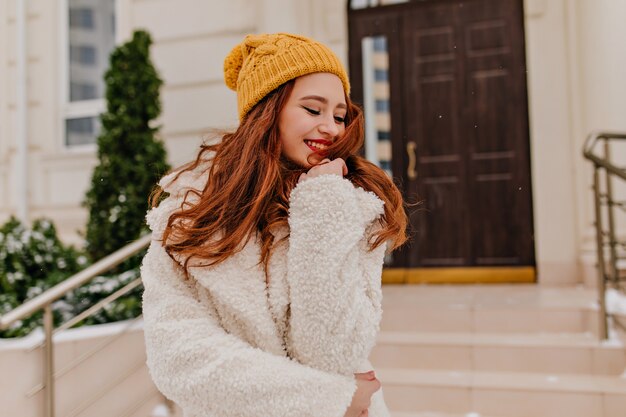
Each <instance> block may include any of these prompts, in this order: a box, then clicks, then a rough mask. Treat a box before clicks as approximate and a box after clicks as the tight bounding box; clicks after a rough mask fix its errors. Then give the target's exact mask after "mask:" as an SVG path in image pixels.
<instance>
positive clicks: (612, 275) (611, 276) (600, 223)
mask: <svg viewBox="0 0 626 417" xmlns="http://www.w3.org/2000/svg"><path fill="white" fill-rule="evenodd" d="M611 140H626V133H618V132H599V131H598V132H592V133H591V134H589V136H588V137H587V139H586V141H585V144H584V147H583V156H584V157H585V158H586V159H588V160H589V161H591V162H593V164H594V172H593V191H594V203H595V204H594V205H595V207H594V209H595V222H594V226H595V228H596V249H597V260H598V263H597V267H598V304H599V310H600V311H599V313H600V314H599V319H600V326H599V329H600V337H601V338H602V339H607V338H608V327H609V326H608V323H609V316H611V313H610V312H607V311H606V287H607V284H609V283H610V284H612V285H613V286H614V287H616V288H619V287H620V282H621V281H623V279H622V278H621V277H620V275H619V268H618V265H617V263H618V259H619V257H618V249H619V247H620V246H621V243H622V242H620V241H619V240H618V238H617V232H616V226H615V225H616V221H615V210H614V209H615V207H620V206H621V204H622V203H621V202H619V201H615V200H614V199H613V182H612V178H613V177H617V178H621V179H622V180H623V181H626V169H624V168H623V167H622V168H620V167H618V166H617V165H615V164H614V163H612V162H611V146H610V141H611ZM600 141H602V142H603V145H604V146H603V149H602V151H603V154H600V153H597V152H596V145H597V144H598V143H599V142H600ZM601 170H604V173H605V175H604V190H603V186H602V181H601V178H600V172H601ZM604 213H606V217H607V219H606V220H607V224H606V227H607V230H605V225H604V219H603V217H604ZM607 238H608V241H607ZM606 247H608V249H609V250H608V258H609V259H608V260H607V259H606V257H607V255H606V253H605V248H606ZM614 322H615V323H616V324H620V323H618V322H617V320H615V321H614Z"/></svg>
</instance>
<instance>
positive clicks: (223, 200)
mask: <svg viewBox="0 0 626 417" xmlns="http://www.w3.org/2000/svg"><path fill="white" fill-rule="evenodd" d="M293 85H294V80H291V81H289V82H287V83H285V84H283V85H281V86H280V87H278V88H277V89H275V90H274V91H273V92H271V93H270V94H268V95H267V96H266V97H264V98H263V100H261V101H260V102H259V103H258V104H257V105H255V107H254V108H252V110H250V112H249V113H248V114H247V115H246V116H245V117H244V119H243V120H242V121H241V124H240V125H239V127H238V128H237V129H236V130H235V131H234V132H230V133H225V134H223V137H222V140H221V141H220V142H219V143H215V144H203V145H201V147H200V151H199V153H198V155H197V158H196V159H195V161H192V162H191V163H189V164H187V165H185V166H183V167H182V168H179V169H178V172H177V175H176V176H175V177H174V180H173V181H175V180H176V179H177V178H178V176H179V175H180V174H181V173H183V172H185V171H189V170H194V169H196V168H197V167H198V165H200V164H201V163H203V162H205V161H207V160H208V161H211V164H210V167H209V168H208V169H209V175H208V180H207V183H206V185H205V186H204V189H203V190H202V192H198V191H196V190H188V191H187V194H186V195H185V198H184V199H183V203H182V205H181V208H180V210H178V211H177V212H175V213H173V214H172V215H171V216H170V217H169V220H168V222H167V226H166V228H165V231H164V234H163V242H164V247H165V249H166V251H167V253H168V254H169V255H170V256H174V255H177V257H179V258H181V259H184V264H183V266H184V268H185V270H186V271H187V269H188V266H189V261H190V260H191V259H194V258H195V259H198V260H200V261H202V262H206V264H205V265H216V264H219V263H220V262H223V261H224V260H226V259H227V258H229V257H230V256H232V255H233V254H235V253H237V252H238V251H240V250H241V249H242V248H243V246H244V245H245V244H246V243H247V242H248V241H249V239H250V238H251V237H252V236H253V234H255V233H257V234H258V235H257V236H258V237H259V238H260V242H261V259H260V263H263V266H264V269H265V272H266V274H267V267H268V262H269V259H270V257H271V255H272V250H273V247H274V243H275V242H274V235H273V234H272V233H271V231H272V230H274V229H275V228H279V227H287V228H288V222H287V219H288V210H289V195H290V193H291V190H292V189H293V188H294V187H295V186H296V184H297V181H298V178H299V176H300V174H302V173H303V172H306V171H307V169H305V168H302V167H299V166H296V165H295V164H294V163H292V162H290V161H288V160H286V159H285V158H284V157H282V146H281V141H280V137H279V131H278V115H279V114H280V111H281V110H282V108H283V107H284V105H285V103H286V102H287V99H288V98H289V95H290V93H291V91H292V90H293ZM346 104H347V113H346V117H345V126H346V128H345V132H344V134H343V135H342V136H341V137H340V138H338V139H337V140H336V141H335V143H333V145H331V146H329V147H328V148H327V149H326V150H325V152H327V153H328V155H329V156H328V157H329V158H331V159H334V158H339V157H340V158H343V159H344V160H345V161H346V165H347V167H348V174H347V175H346V177H345V178H347V179H348V180H350V181H351V182H352V183H353V184H354V185H355V186H358V187H361V188H363V189H365V190H366V191H371V192H373V193H375V194H376V195H377V196H378V197H379V198H380V199H381V200H382V201H383V202H384V203H385V204H384V214H383V215H382V216H381V218H380V219H379V220H378V221H379V224H380V227H379V228H377V229H376V233H375V234H374V236H373V237H372V238H371V239H370V249H372V250H373V249H374V248H376V247H378V246H380V245H382V244H383V243H385V242H387V241H390V247H391V249H395V248H397V247H398V246H400V245H402V244H403V243H404V242H405V241H406V239H407V238H406V226H407V216H406V213H405V210H404V205H403V201H402V195H401V193H400V191H399V190H398V188H397V187H396V185H395V184H394V183H393V181H392V180H391V179H390V178H389V176H388V175H387V174H386V173H385V172H384V171H383V170H382V169H380V168H379V167H377V166H376V165H374V164H373V163H371V162H369V161H367V160H366V159H365V158H363V157H362V156H361V155H360V154H359V151H360V149H361V148H362V146H363V141H364V133H363V124H364V122H363V112H362V111H361V109H360V108H359V107H358V106H357V105H355V104H354V103H352V101H351V100H350V99H349V97H347V96H346ZM163 193H164V191H163V190H162V189H160V188H158V187H157V189H155V191H154V192H153V194H152V196H151V204H152V206H153V207H155V206H156V205H158V202H159V201H161V199H162V197H164V195H163ZM190 193H193V194H195V196H196V197H197V201H195V202H194V203H189V202H188V201H187V200H188V197H189V194H190ZM287 238H288V235H287V236H285V238H284V239H287Z"/></svg>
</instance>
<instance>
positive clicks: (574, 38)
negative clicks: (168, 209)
mask: <svg viewBox="0 0 626 417" xmlns="http://www.w3.org/2000/svg"><path fill="white" fill-rule="evenodd" d="M25 2H26V3H27V39H28V42H27V45H28V46H27V67H28V70H27V71H28V87H27V88H28V150H29V171H28V172H29V178H28V184H29V186H28V201H29V216H30V218H31V219H33V218H37V217H40V216H43V215H45V216H48V217H51V218H52V219H53V220H54V221H55V223H56V224H57V226H58V227H59V229H60V230H61V232H62V235H63V237H64V238H65V239H66V240H70V241H75V242H78V241H79V238H78V235H77V234H76V231H77V230H78V229H82V228H83V227H84V224H85V221H86V213H85V211H84V210H83V209H82V208H81V207H80V202H81V201H82V198H83V195H84V192H85V191H86V188H87V186H88V184H89V178H90V173H91V170H92V168H93V166H94V164H95V163H96V159H95V150H94V149H93V148H92V149H83V150H80V151H76V150H71V149H67V148H65V147H64V145H63V138H62V137H61V134H62V123H63V109H62V108H61V104H60V103H61V102H62V100H61V87H60V85H61V80H62V78H61V77H62V76H63V75H64V74H62V73H61V71H62V68H63V67H62V65H61V62H60V59H61V58H60V57H61V56H62V54H61V51H62V41H63V39H64V38H63V36H62V35H61V33H62V27H61V21H62V19H61V17H62V16H63V14H62V13H63V12H64V11H63V10H61V9H62V7H63V6H64V4H65V2H64V1H63V0H50V1H41V0H25ZM15 4H16V0H7V1H3V2H0V51H2V53H3V57H4V56H6V59H4V60H3V61H2V62H1V63H0V97H1V99H0V195H1V196H2V198H1V199H0V221H2V220H4V219H6V217H7V216H8V215H9V213H15V212H16V204H17V191H16V189H15V184H16V183H17V178H16V174H15V164H16V158H15V155H16V149H17V147H16V142H15V130H16V126H15V120H16V113H15V110H16V108H15V100H16V92H15V91H16V90H15V83H16V78H17V77H16V62H15V56H16V54H15V53H16V29H15V26H16V25H15V22H16V21H15V18H16V17H15ZM345 5H346V2H345V1H333V0H317V1H314V0H298V1H290V0H263V1H254V0H232V1H223V2H208V1H204V0H118V5H117V10H118V31H119V34H118V37H119V40H120V41H122V40H124V39H128V37H129V36H130V34H131V33H132V30H133V29H135V28H145V29H148V30H149V31H150V32H151V33H152V35H153V37H154V40H155V44H154V46H153V50H152V54H153V59H154V62H155V64H156V66H157V68H158V69H159V71H160V73H161V76H162V77H163V79H164V80H165V85H164V87H163V89H162V100H163V114H162V117H161V118H160V120H159V122H160V124H161V125H162V130H161V136H162V138H163V140H164V141H165V144H166V147H167V150H168V152H169V158H170V162H171V163H172V164H173V165H179V164H181V163H183V162H185V161H187V160H188V159H190V158H192V157H193V155H194V154H195V152H196V149H197V146H198V145H199V144H200V143H201V141H202V138H203V137H204V136H206V134H207V132H208V131H209V130H210V129H211V128H232V127H234V126H235V125H236V123H237V120H236V102H235V94H234V93H233V92H231V91H230V90H228V89H227V88H226V87H225V86H224V84H223V81H222V60H223V58H224V56H225V55H226V54H227V53H228V51H229V50H230V48H232V47H233V46H234V45H235V44H236V43H237V42H239V41H240V40H241V39H242V37H243V36H244V35H245V34H247V33H250V32H274V31H292V32H299V33H302V34H305V35H310V36H312V37H314V38H317V39H319V40H321V41H323V42H325V43H327V44H329V45H330V46H331V47H332V48H333V49H334V50H335V51H336V52H337V53H338V54H339V55H340V56H341V57H342V58H343V59H344V62H345V58H346V56H347V33H346V32H347V27H346V26H347V25H346V6H345ZM524 6H525V15H526V22H525V24H526V54H527V63H528V94H529V117H530V133H531V147H532V153H531V164H532V168H531V171H532V185H533V198H534V222H535V238H536V254H537V262H538V269H539V274H540V281H541V282H542V283H543V284H546V285H559V284H567V283H576V282H582V280H583V279H584V278H585V277H587V278H586V279H587V280H588V281H590V280H591V278H592V277H593V273H594V271H593V267H592V263H593V262H592V261H590V260H589V259H592V258H593V229H592V227H591V225H592V221H593V211H592V205H591V201H592V200H591V194H590V192H589V189H588V186H589V183H590V178H591V171H590V169H589V164H588V163H586V162H585V161H584V160H583V158H582V156H581V148H582V144H583V141H584V138H585V136H586V135H587V133H588V132H589V131H591V130H593V129H611V130H622V131H626V117H624V114H626V110H625V109H624V105H623V102H624V99H623V98H624V97H625V96H626V79H625V78H624V77H623V71H622V69H623V68H624V67H626V62H625V61H626V56H625V55H624V54H622V53H619V52H618V51H624V50H626V29H625V28H624V26H623V25H621V24H620V21H619V16H624V15H626V2H620V1H615V0H598V1H594V2H591V1H589V0H573V1H570V0H525V1H524ZM4 51H6V55H4ZM625 154H626V153H625ZM625 165H626V158H625ZM625 226H626V225H625ZM584 271H587V272H586V273H584Z"/></svg>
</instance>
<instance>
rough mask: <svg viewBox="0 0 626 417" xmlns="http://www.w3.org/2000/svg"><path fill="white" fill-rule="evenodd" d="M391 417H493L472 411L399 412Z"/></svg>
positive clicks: (392, 412)
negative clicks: (460, 412)
mask: <svg viewBox="0 0 626 417" xmlns="http://www.w3.org/2000/svg"><path fill="white" fill-rule="evenodd" d="M390 413H391V415H392V416H393V417H495V416H486V415H483V414H478V413H475V412H473V411H470V412H469V413H464V414H450V413H438V412H436V411H425V412H423V413H404V412H399V411H393V410H391V411H390Z"/></svg>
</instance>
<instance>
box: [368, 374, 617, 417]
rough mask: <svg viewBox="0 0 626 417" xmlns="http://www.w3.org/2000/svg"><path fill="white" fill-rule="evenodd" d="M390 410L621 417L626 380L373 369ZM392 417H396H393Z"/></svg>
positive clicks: (524, 416) (535, 416)
mask: <svg viewBox="0 0 626 417" xmlns="http://www.w3.org/2000/svg"><path fill="white" fill-rule="evenodd" d="M376 374H377V376H378V378H379V379H380V380H381V382H382V384H383V390H384V395H385V399H386V402H387V405H388V407H389V409H390V410H394V411H397V412H403V413H426V412H431V413H449V414H453V415H454V414H460V415H466V414H469V413H478V415H480V416H483V415H485V416H493V415H497V416H501V417H530V416H532V417H562V416H567V417H624V410H626V379H625V378H619V377H609V376H578V375H545V374H534V373H521V372H464V371H433V370H418V369H390V368H377V370H376ZM393 415H396V414H395V413H393Z"/></svg>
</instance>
